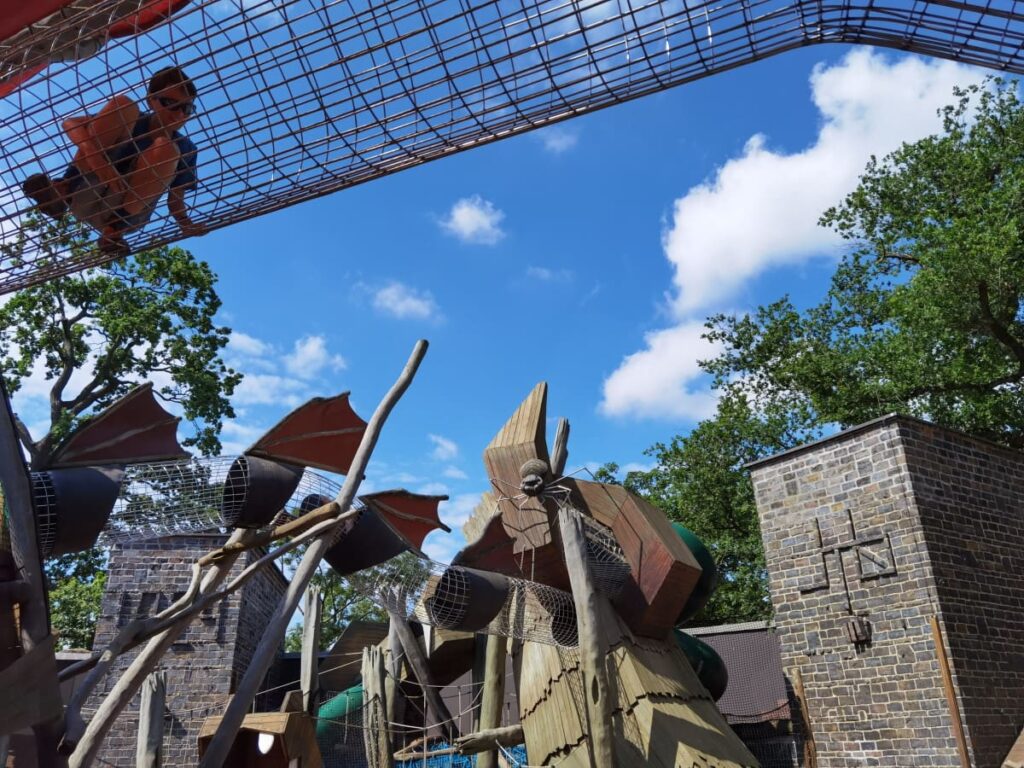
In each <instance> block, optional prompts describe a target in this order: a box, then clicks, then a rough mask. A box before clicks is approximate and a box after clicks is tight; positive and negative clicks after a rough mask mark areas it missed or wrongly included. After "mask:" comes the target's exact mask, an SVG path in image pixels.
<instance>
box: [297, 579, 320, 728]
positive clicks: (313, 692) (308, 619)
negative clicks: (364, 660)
mask: <svg viewBox="0 0 1024 768" xmlns="http://www.w3.org/2000/svg"><path fill="white" fill-rule="evenodd" d="M323 606H324V601H323V600H322V599H321V597H320V590H319V589H317V588H316V587H314V586H310V587H309V589H307V590H306V605H305V610H304V611H303V623H302V658H301V661H300V667H299V687H300V688H301V689H302V711H303V712H305V713H306V714H308V715H309V716H310V717H316V713H317V710H319V708H320V706H319V701H318V695H317V694H319V693H320V669H319V668H320V618H321V616H322V614H323Z"/></svg>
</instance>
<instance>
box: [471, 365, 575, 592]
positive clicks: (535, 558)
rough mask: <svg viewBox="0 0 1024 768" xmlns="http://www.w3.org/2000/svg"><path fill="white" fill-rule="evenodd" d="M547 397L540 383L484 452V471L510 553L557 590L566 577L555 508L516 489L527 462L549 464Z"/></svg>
mask: <svg viewBox="0 0 1024 768" xmlns="http://www.w3.org/2000/svg"><path fill="white" fill-rule="evenodd" d="M547 399H548V385H547V382H543V381H542V382H540V383H539V384H537V386H535V387H534V388H533V390H532V391H531V392H530V394H529V395H527V397H526V399H525V400H523V402H522V403H521V404H520V406H519V407H518V408H517V409H516V411H515V413H513V414H512V416H511V418H509V420H508V421H507V422H505V425H504V426H503V427H502V428H501V429H500V430H499V431H498V434H497V435H495V436H494V439H493V440H491V442H490V444H489V445H488V446H487V448H486V449H484V467H485V468H486V470H487V475H488V477H490V479H491V485H492V486H493V489H494V495H495V496H496V497H497V498H498V509H499V512H500V514H501V519H502V524H503V525H504V526H505V531H506V532H507V533H508V535H509V536H510V537H511V538H512V542H513V552H514V553H515V554H517V555H518V554H523V553H527V552H529V553H531V562H530V571H531V576H532V577H533V578H534V579H535V580H536V581H541V582H543V583H546V584H552V585H554V586H559V587H561V586H563V585H564V584H565V583H567V579H568V575H567V574H566V572H565V565H564V563H562V561H561V555H560V553H558V552H557V546H556V544H555V542H554V536H553V535H552V532H551V516H552V514H553V513H554V505H552V504H550V503H546V502H542V501H540V500H538V499H535V498H529V497H525V496H522V495H521V494H520V491H519V486H520V481H521V478H520V473H519V470H520V468H521V467H522V466H523V464H524V463H525V462H526V461H528V460H529V459H542V460H543V461H545V462H548V461H549V458H548V447H547V437H546V434H545V432H546V429H545V427H546V421H547ZM548 479H550V473H548ZM512 497H516V498H515V499H514V500H513V499H512ZM549 549H550V550H551V552H548V551H547V550H549ZM549 570H550V571H551V572H550V573H547V571H549Z"/></svg>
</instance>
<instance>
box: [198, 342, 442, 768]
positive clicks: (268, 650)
mask: <svg viewBox="0 0 1024 768" xmlns="http://www.w3.org/2000/svg"><path fill="white" fill-rule="evenodd" d="M426 353H427V342H426V341H425V340H422V339H421V340H420V341H418V342H417V343H416V346H415V348H414V349H413V351H412V354H411V355H410V356H409V360H408V362H407V363H406V365H405V368H404V369H403V370H402V373H401V374H400V375H399V377H398V379H397V380H396V381H395V383H394V384H393V385H392V387H391V389H390V390H388V392H387V394H385V395H384V398H383V399H382V400H381V402H380V404H379V405H378V406H377V410H376V411H374V414H373V416H372V417H371V418H370V421H369V422H368V423H367V425H366V431H365V432H364V433H363V439H362V440H361V441H360V443H359V449H358V450H357V451H356V455H355V457H354V458H353V459H352V465H351V467H350V468H349V473H348V475H346V476H345V482H344V484H343V485H342V486H341V490H340V491H339V492H338V496H337V498H336V499H335V501H336V502H337V503H338V505H339V506H340V507H341V508H342V509H348V508H349V507H350V506H351V505H352V502H353V501H354V500H355V496H356V492H357V491H358V490H359V484H360V483H361V482H362V479H363V475H364V474H365V472H366V465H367V464H368V463H369V461H370V455H371V454H372V453H373V449H374V447H375V446H376V445H377V439H378V438H379V437H380V432H381V429H382V428H383V426H384V422H385V421H386V420H387V417H388V415H389V414H390V413H391V411H392V409H393V408H394V407H395V404H396V403H397V402H398V401H399V400H400V399H401V397H402V395H403V394H404V393H405V390H406V389H408V388H409V385H410V384H411V383H412V380H413V378H414V377H415V376H416V371H417V369H418V368H419V366H420V363H421V362H422V361H423V356H424V355H425V354H426ZM337 530H338V528H337V527H336V528H334V529H333V530H330V531H327V532H325V533H324V534H322V535H321V536H319V537H318V538H317V539H315V540H314V541H313V542H312V543H311V544H310V545H309V546H308V547H307V549H306V553H305V554H304V555H303V557H302V560H301V561H300V562H299V565H298V567H297V568H296V569H295V574H294V576H292V580H291V582H290V583H289V585H288V589H287V590H286V591H285V594H284V597H283V598H282V599H281V602H280V603H279V604H278V607H277V610H276V611H275V612H274V615H273V616H271V618H270V620H269V621H268V622H267V626H266V630H265V631H264V633H263V637H262V638H261V639H260V642H259V645H257V647H256V651H255V653H253V657H252V660H251V661H250V662H249V668H248V669H247V670H246V672H245V675H244V676H243V677H242V680H241V681H240V682H239V684H238V688H237V690H236V691H235V695H234V697H233V698H232V699H231V702H230V703H229V704H228V707H227V709H226V710H225V712H224V717H223V718H222V719H221V722H220V725H219V726H218V728H217V732H216V733H215V734H214V736H213V738H212V739H211V740H210V744H209V746H208V747H207V749H206V753H205V754H204V755H203V759H202V762H201V763H200V768H220V766H222V765H223V764H224V761H225V760H227V757H228V752H230V751H231V745H232V744H234V742H235V736H236V735H237V734H238V729H239V728H240V727H241V725H242V720H243V719H244V718H245V714H246V712H247V711H248V710H249V707H250V706H251V704H252V701H253V699H254V698H255V697H256V692H257V690H259V687H260V685H261V684H262V682H263V678H264V677H265V676H266V674H267V669H268V668H269V667H270V665H271V663H272V662H273V661H274V658H275V657H276V656H277V649H278V646H279V645H280V643H281V639H282V638H283V637H284V633H285V631H286V630H287V628H288V622H289V621H290V620H291V617H292V614H293V613H295V608H296V606H297V605H298V602H299V599H300V598H301V596H302V593H303V592H305V591H306V586H307V585H308V584H309V581H310V579H312V578H313V574H314V573H316V570H317V568H319V567H320V561H321V560H323V558H324V555H325V554H326V553H327V550H329V549H330V548H331V547H332V546H334V544H335V538H336V535H337Z"/></svg>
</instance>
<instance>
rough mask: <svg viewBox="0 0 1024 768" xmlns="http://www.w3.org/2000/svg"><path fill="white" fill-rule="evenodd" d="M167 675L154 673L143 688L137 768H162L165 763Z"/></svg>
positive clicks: (136, 750)
mask: <svg viewBox="0 0 1024 768" xmlns="http://www.w3.org/2000/svg"><path fill="white" fill-rule="evenodd" d="M166 690H167V673H166V672H154V673H153V674H151V675H150V676H149V677H147V678H146V682H145V683H144V684H143V686H142V701H141V702H140V703H139V738H138V742H137V744H136V747H135V766H136V768H160V766H161V765H162V763H163V755H162V754H161V753H162V751H163V741H164V697H165V695H166Z"/></svg>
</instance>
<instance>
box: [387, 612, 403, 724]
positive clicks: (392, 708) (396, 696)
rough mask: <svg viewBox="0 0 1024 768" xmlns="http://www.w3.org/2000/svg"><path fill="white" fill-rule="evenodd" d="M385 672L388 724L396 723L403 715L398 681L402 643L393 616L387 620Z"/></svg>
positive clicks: (400, 673) (400, 675) (400, 674)
mask: <svg viewBox="0 0 1024 768" xmlns="http://www.w3.org/2000/svg"><path fill="white" fill-rule="evenodd" d="M387 671H388V674H387V676H386V677H385V678H384V698H385V699H386V700H387V704H388V722H389V723H397V722H399V720H400V719H401V718H402V716H403V715H404V714H405V707H404V706H402V702H401V701H400V699H401V698H402V689H401V686H399V685H398V681H399V680H401V679H402V641H401V640H400V639H399V638H398V626H397V623H396V619H395V617H394V616H389V619H388V653H387Z"/></svg>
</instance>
